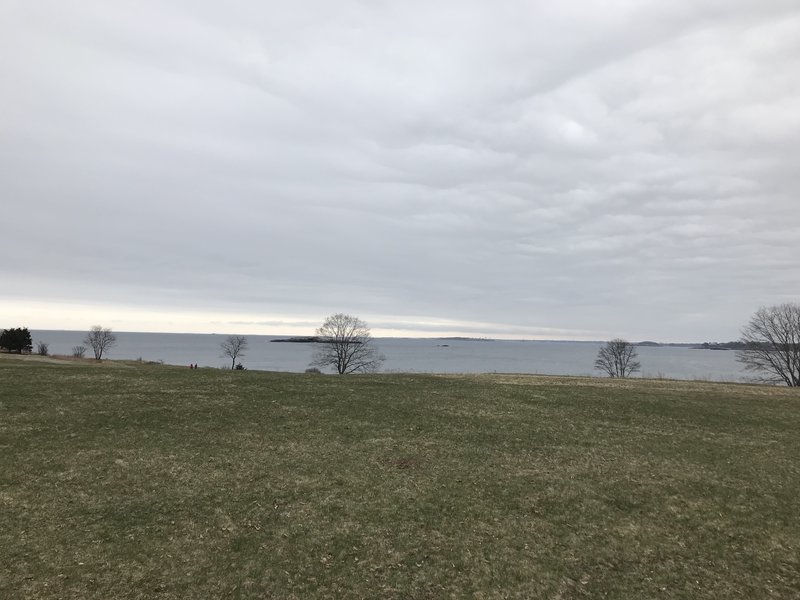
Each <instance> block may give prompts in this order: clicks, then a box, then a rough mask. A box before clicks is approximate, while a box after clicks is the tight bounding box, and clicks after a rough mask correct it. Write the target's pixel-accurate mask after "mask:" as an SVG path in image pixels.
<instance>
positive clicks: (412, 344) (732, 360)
mask: <svg viewBox="0 0 800 600" xmlns="http://www.w3.org/2000/svg"><path fill="white" fill-rule="evenodd" d="M115 333H116V336H117V344H116V346H114V348H112V349H111V351H110V352H108V355H107V357H108V358H111V359H133V360H135V359H139V358H141V359H142V360H145V361H162V362H164V363H167V364H174V365H187V366H188V365H189V364H190V363H197V364H198V366H201V367H227V368H230V366H231V361H230V359H229V358H225V357H223V356H222V351H221V349H220V343H221V342H223V341H224V340H225V338H226V337H227V336H226V335H222V334H189V333H126V332H115ZM31 335H32V337H33V340H34V346H35V344H36V342H39V341H43V342H47V343H48V344H49V346H50V353H51V354H67V355H69V354H71V353H72V347H73V346H77V345H81V344H82V340H83V337H84V336H85V335H86V332H83V331H38V330H31ZM246 337H247V341H248V346H249V347H248V349H247V351H246V352H245V355H244V356H243V357H242V358H241V362H242V364H243V365H244V366H245V367H246V368H248V369H256V370H263V371H290V372H302V371H304V370H305V369H306V368H307V367H308V365H309V363H310V362H311V358H312V353H313V350H314V344H302V343H276V342H272V341H271V340H274V339H282V338H281V337H279V336H267V335H248V336H246ZM374 343H375V345H376V346H377V348H378V349H379V350H380V352H381V353H382V354H383V355H384V356H385V357H386V361H385V362H384V364H383V368H382V371H388V372H407V373H493V372H496V373H532V374H541V375H601V373H600V372H599V371H596V370H595V369H594V360H595V358H596V356H597V351H598V349H599V348H600V347H601V346H602V342H560V341H511V340H489V341H483V340H443V339H430V338H376V339H375V340H374ZM637 350H638V353H639V362H641V363H642V372H641V373H640V375H641V376H643V377H665V378H670V379H687V380H709V381H747V379H748V378H747V376H746V375H745V374H744V372H743V371H742V369H741V365H739V364H738V363H737V362H736V356H735V353H734V352H732V351H724V350H695V349H692V348H687V347H680V346H659V347H650V346H642V347H639V348H637ZM88 354H89V355H91V351H88Z"/></svg>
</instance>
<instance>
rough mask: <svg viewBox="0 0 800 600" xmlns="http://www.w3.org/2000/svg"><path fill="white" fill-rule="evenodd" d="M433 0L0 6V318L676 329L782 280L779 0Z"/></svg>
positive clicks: (717, 335) (785, 225)
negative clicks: (590, 1) (497, 0)
mask: <svg viewBox="0 0 800 600" xmlns="http://www.w3.org/2000/svg"><path fill="white" fill-rule="evenodd" d="M428 4H429V3H424V4H423V3H416V2H407V3H368V4H365V3H361V2H356V1H352V2H343V3H336V5H335V6H334V5H330V4H329V3H323V2H302V3H300V4H299V5H298V6H292V7H287V6H284V5H277V4H273V3H254V2H246V1H244V0H242V1H239V2H233V3H229V4H226V7H225V8H220V7H219V6H218V4H217V3H212V2H192V3H189V2H177V3H171V4H170V5H169V7H166V6H164V5H163V4H162V3H155V2H138V3H132V2H129V3H126V2H117V3H113V4H109V3H103V2H80V3H78V2H38V3H33V4H31V3H12V5H10V6H9V7H7V8H5V9H4V15H3V18H2V19H0V23H2V24H0V39H2V40H3V41H2V42H0V44H2V52H0V86H1V87H2V89H0V97H2V98H3V111H1V112H0V182H1V183H2V189H3V208H4V211H3V213H4V215H5V216H6V219H4V221H6V223H7V226H6V228H5V232H4V241H5V243H6V247H7V248H9V249H11V248H13V249H14V252H13V253H12V252H5V253H4V254H3V256H2V257H0V276H2V280H3V282H4V286H3V287H4V299H3V301H2V302H0V315H2V317H3V319H4V320H8V321H9V322H11V321H13V322H12V323H10V325H15V324H16V321H18V320H25V321H27V324H29V325H30V326H32V327H39V328H43V327H59V326H64V327H67V326H71V325H73V324H76V323H77V324H78V325H77V326H79V327H84V326H89V325H91V324H92V323H93V322H95V321H98V320H100V319H101V318H103V317H107V318H109V319H110V318H112V317H113V318H114V319H115V322H117V323H119V326H120V327H125V326H128V327H136V328H151V329H152V328H158V327H173V328H179V329H181V328H182V329H187V330H193V331H204V330H205V331H209V330H215V329H217V328H219V326H220V323H227V324H229V325H230V326H231V327H232V328H239V329H240V330H243V331H245V330H247V331H252V332H254V333H256V332H265V333H267V332H269V333H271V332H283V331H276V330H278V329H279V328H280V327H284V326H285V328H286V332H296V331H300V330H302V329H303V328H304V327H307V324H308V323H314V322H316V321H317V320H321V318H322V317H323V316H325V315H326V314H329V313H331V312H334V311H339V310H345V311H350V312H354V313H356V314H359V315H361V316H364V317H366V318H368V319H369V320H370V321H371V322H372V323H373V325H374V326H375V327H379V328H381V329H383V330H386V331H390V332H394V333H398V332H400V333H401V332H421V333H428V332H436V331H441V332H447V333H458V332H464V333H468V334H481V335H498V336H499V335H503V336H506V335H507V336H517V337H526V336H528V337H534V336H536V337H579V338H584V339H585V338H592V337H594V338H604V337H608V336H611V335H624V336H629V337H631V338H651V339H652V338H656V339H664V340H682V339H692V340H694V339H730V338H734V337H736V336H737V335H738V329H739V327H740V326H741V325H742V324H743V322H744V320H746V318H747V317H748V316H749V315H750V314H751V313H752V312H753V311H754V310H755V308H757V307H758V306H759V305H761V304H765V303H772V302H780V301H786V300H797V299H798V297H800V289H798V286H799V285H800V272H798V267H797V266H796V262H797V261H796V256H798V254H800V235H799V234H800V204H798V189H800V175H798V170H797V169H796V166H795V165H796V162H797V161H796V157H797V156H798V154H800V142H799V141H798V140H800V109H798V107H800V78H798V77H797V75H796V73H798V72H800V41H799V40H800V8H798V7H797V5H796V2H794V1H784V0H772V1H759V2H755V1H752V0H738V1H734V2H731V1H726V2H723V1H722V0H705V1H693V2H689V1H688V0H687V1H685V2H683V1H681V2H674V1H673V2H666V1H664V0H649V1H646V2H642V1H636V2H634V1H632V0H614V1H611V2H608V3H604V4H603V5H602V6H597V7H587V5H586V3H585V2H577V1H572V2H560V3H557V4H553V3H530V2H510V3H503V4H502V6H496V5H492V4H490V3H485V2H477V1H474V2H439V3H436V4H435V6H429V5H428ZM9 224H11V226H9ZM76 306H80V307H83V308H81V309H80V310H78V309H77V308H75V307H76ZM87 315H90V316H96V317H97V319H90V320H91V322H87V323H85V324H81V323H82V321H81V319H89V316H87ZM215 315H216V316H215ZM59 318H61V320H59ZM62 323H63V324H62ZM164 323H172V325H164ZM248 327H249V328H250V329H249V330H248V329H247V328H248ZM309 329H313V327H311V328H309ZM309 332H310V331H309ZM398 334H399V333H398Z"/></svg>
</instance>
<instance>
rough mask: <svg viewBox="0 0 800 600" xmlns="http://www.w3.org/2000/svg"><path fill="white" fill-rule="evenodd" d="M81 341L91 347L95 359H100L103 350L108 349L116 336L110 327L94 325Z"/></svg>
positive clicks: (115, 340)
mask: <svg viewBox="0 0 800 600" xmlns="http://www.w3.org/2000/svg"><path fill="white" fill-rule="evenodd" d="M83 343H84V344H86V345H87V346H89V347H90V348H91V349H92V351H93V352H94V357H95V359H96V360H100V359H102V358H103V352H106V351H107V350H110V349H111V348H113V347H114V345H115V344H116V343H117V336H115V335H114V334H113V333H112V332H111V330H110V329H103V328H102V327H101V326H100V325H95V326H94V327H92V328H91V329H90V330H89V333H87V334H86V337H85V338H83Z"/></svg>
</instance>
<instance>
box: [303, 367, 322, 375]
mask: <svg viewBox="0 0 800 600" xmlns="http://www.w3.org/2000/svg"><path fill="white" fill-rule="evenodd" d="M306 373H314V374H315V375H322V371H320V370H319V369H318V368H317V367H308V368H307V369H306Z"/></svg>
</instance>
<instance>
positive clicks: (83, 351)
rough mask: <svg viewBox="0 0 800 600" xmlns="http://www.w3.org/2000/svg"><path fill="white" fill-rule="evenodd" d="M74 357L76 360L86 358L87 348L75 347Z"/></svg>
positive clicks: (73, 349)
mask: <svg viewBox="0 0 800 600" xmlns="http://www.w3.org/2000/svg"><path fill="white" fill-rule="evenodd" d="M72 356H74V357H75V358H83V357H84V356H86V346H73V347H72Z"/></svg>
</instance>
